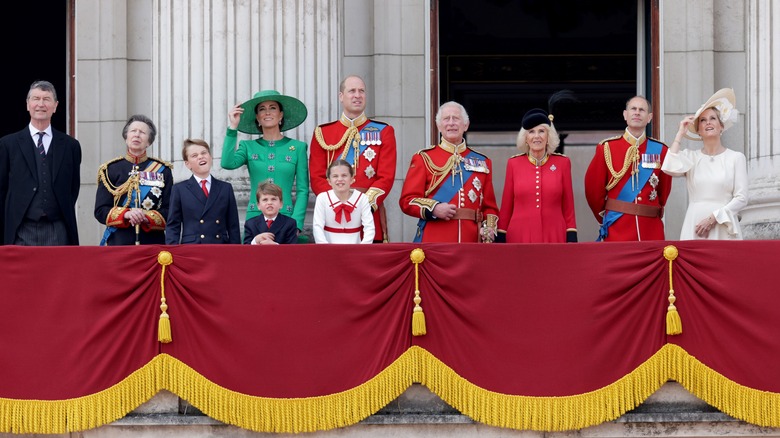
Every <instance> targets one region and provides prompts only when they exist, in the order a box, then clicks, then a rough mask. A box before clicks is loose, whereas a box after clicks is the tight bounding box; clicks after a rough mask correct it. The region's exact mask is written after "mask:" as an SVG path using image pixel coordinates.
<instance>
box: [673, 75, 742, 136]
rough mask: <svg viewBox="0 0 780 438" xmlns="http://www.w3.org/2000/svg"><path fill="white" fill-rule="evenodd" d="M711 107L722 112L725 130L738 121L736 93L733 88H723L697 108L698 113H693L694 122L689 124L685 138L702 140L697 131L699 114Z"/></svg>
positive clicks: (721, 119)
mask: <svg viewBox="0 0 780 438" xmlns="http://www.w3.org/2000/svg"><path fill="white" fill-rule="evenodd" d="M709 108H715V109H717V110H718V112H719V113H720V122H721V123H722V124H723V130H724V131H725V130H727V129H729V128H730V127H731V126H733V125H734V123H736V121H737V119H738V118H739V110H737V98H736V96H735V95H734V89H733V88H721V89H720V90H718V91H716V92H715V94H713V95H712V96H711V97H710V98H709V99H707V101H706V102H704V105H702V106H701V107H699V109H698V110H696V114H694V115H693V123H691V124H690V125H688V132H686V133H685V138H688V139H690V140H695V141H701V136H699V134H698V133H697V132H696V130H697V129H698V127H699V123H698V120H699V116H701V113H703V112H704V110H706V109H709Z"/></svg>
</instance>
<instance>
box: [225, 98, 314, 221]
mask: <svg viewBox="0 0 780 438" xmlns="http://www.w3.org/2000/svg"><path fill="white" fill-rule="evenodd" d="M306 115H307V111H306V106H305V105H304V104H303V102H301V101H300V100H298V99H296V98H294V97H290V96H285V95H283V94H280V93H279V92H278V91H276V90H263V91H260V92H258V93H255V95H254V97H253V98H252V99H250V100H248V101H246V102H244V103H242V104H239V105H236V106H234V107H233V108H231V109H230V111H228V129H227V133H226V134H225V142H224V146H223V149H222V161H221V165H222V168H223V169H238V168H239V167H241V166H243V165H245V164H246V166H247V169H249V179H250V181H251V188H252V192H251V193H250V194H249V205H248V206H247V210H246V219H251V218H253V217H255V216H258V215H260V214H262V212H261V211H260V210H259V209H258V208H257V201H256V197H255V191H256V190H257V186H258V184H260V183H261V182H265V181H271V182H273V183H275V184H277V185H279V186H280V187H281V188H282V195H283V199H282V202H283V206H282V209H281V210H280V213H282V214H284V215H286V216H290V217H292V218H293V219H295V221H296V223H297V225H298V231H299V232H300V231H301V230H303V219H304V216H305V215H306V206H307V204H308V201H309V161H308V158H307V154H306V147H307V145H306V143H304V142H302V141H299V140H295V139H292V138H289V137H285V136H284V134H283V132H284V131H287V130H289V129H293V128H295V127H296V126H298V125H300V124H301V123H303V121H304V120H306ZM238 131H241V132H243V133H246V134H255V135H258V134H259V135H260V138H257V139H255V140H241V141H240V142H238V147H236V141H237V139H238ZM293 186H294V187H295V198H293V197H292V190H293Z"/></svg>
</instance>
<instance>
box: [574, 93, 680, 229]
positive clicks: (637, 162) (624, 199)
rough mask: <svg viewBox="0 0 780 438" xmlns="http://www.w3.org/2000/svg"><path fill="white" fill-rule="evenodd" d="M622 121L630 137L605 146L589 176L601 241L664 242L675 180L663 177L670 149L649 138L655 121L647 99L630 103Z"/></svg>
mask: <svg viewBox="0 0 780 438" xmlns="http://www.w3.org/2000/svg"><path fill="white" fill-rule="evenodd" d="M623 118H624V119H625V120H626V124H627V125H628V126H627V128H626V131H625V132H624V133H623V135H622V136H617V137H612V138H608V139H606V140H602V141H601V142H600V143H599V144H598V146H596V154H595V155H594V156H593V160H591V162H590V166H588V170H587V171H586V172H585V197H586V198H587V200H588V205H589V206H590V209H591V210H592V211H593V214H594V215H595V216H596V220H597V221H599V223H600V224H601V228H600V230H599V238H598V240H599V241H634V240H636V241H641V240H663V239H664V223H663V221H662V218H663V214H664V205H666V200H667V198H668V197H669V192H670V191H671V189H672V178H671V177H670V176H669V175H667V174H665V173H663V172H661V163H663V160H664V158H665V157H666V151H667V150H668V148H667V147H666V145H665V144H663V143H661V142H659V141H657V140H655V139H652V138H648V137H647V136H646V134H645V128H646V127H647V124H648V123H650V120H651V119H652V118H653V113H652V106H651V104H650V102H649V101H648V100H647V99H645V98H644V97H642V96H634V97H633V98H631V99H630V100H629V101H628V102H627V103H626V109H625V111H623Z"/></svg>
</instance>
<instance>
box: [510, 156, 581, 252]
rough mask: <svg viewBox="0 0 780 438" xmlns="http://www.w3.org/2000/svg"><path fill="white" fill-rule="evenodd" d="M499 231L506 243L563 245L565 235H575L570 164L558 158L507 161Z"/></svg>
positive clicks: (527, 158) (563, 157)
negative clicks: (504, 237) (571, 232)
mask: <svg viewBox="0 0 780 438" xmlns="http://www.w3.org/2000/svg"><path fill="white" fill-rule="evenodd" d="M498 228H499V230H500V232H504V231H505V232H506V241H507V243H563V242H566V233H567V231H577V224H576V220H575V214H574V193H573V191H572V184H571V161H569V159H568V158H567V157H566V156H564V155H560V154H552V155H548V156H546V157H545V158H544V159H541V160H538V161H537V160H535V159H534V158H533V157H531V156H529V155H528V154H521V155H516V156H514V157H512V158H510V159H509V160H508V161H507V168H506V180H505V182H504V196H503V197H502V198H501V213H500V214H499V216H498Z"/></svg>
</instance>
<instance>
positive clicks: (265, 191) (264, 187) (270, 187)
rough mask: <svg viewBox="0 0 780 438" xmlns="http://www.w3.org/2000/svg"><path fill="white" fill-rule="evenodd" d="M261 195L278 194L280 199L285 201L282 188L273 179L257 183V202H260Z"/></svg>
mask: <svg viewBox="0 0 780 438" xmlns="http://www.w3.org/2000/svg"><path fill="white" fill-rule="evenodd" d="M261 195H271V196H276V197H277V198H279V200H280V201H284V198H283V197H282V188H281V187H279V186H278V185H276V184H274V183H272V182H271V181H263V182H261V183H260V184H258V185H257V193H255V198H257V202H260V196H261Z"/></svg>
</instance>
